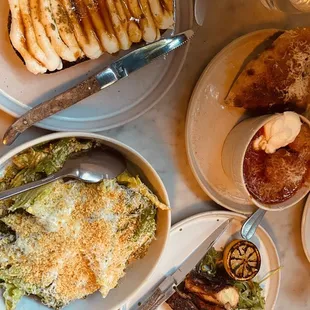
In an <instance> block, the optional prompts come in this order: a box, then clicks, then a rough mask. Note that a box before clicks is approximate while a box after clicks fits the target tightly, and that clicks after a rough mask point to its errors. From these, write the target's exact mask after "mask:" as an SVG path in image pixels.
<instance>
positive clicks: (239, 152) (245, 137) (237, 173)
mask: <svg viewBox="0 0 310 310" xmlns="http://www.w3.org/2000/svg"><path fill="white" fill-rule="evenodd" d="M277 115H278V114H273V115H263V116H259V117H253V118H248V119H246V120H244V121H242V122H241V123H239V124H238V125H237V126H235V127H234V128H233V129H232V131H231V132H230V133H229V134H228V136H227V138H226V140H225V142H224V146H223V150H222V165H223V169H224V171H225V173H226V175H227V176H228V177H229V178H230V179H231V180H232V181H233V182H234V183H235V184H236V186H237V187H238V189H239V190H240V191H241V192H242V193H243V194H244V195H245V197H248V198H249V199H250V200H251V201H252V202H253V204H255V205H256V206H257V207H259V208H261V209H265V210H267V211H282V210H284V209H287V208H290V207H292V206H294V205H295V204H296V203H297V202H299V201H300V200H302V199H303V198H304V197H305V196H306V195H307V194H308V193H309V186H306V185H303V186H302V187H301V188H300V189H299V190H298V191H297V192H296V193H295V194H294V195H293V196H292V197H291V198H289V199H287V200H286V201H284V202H281V203H275V204H264V203H262V202H260V201H258V200H256V199H255V198H253V196H252V195H251V194H250V193H249V191H248V190H247V187H246V184H245V180H244V176H243V162H244V157H245V154H246V150H247V148H248V146H249V144H250V142H251V141H252V139H253V137H254V136H255V134H256V133H257V132H258V131H259V130H260V129H261V128H262V127H263V126H264V125H265V124H266V123H268V122H269V121H271V120H272V119H273V118H275V117H276V116H277ZM299 117H300V118H301V120H302V121H303V122H304V123H306V124H308V125H309V126H310V122H309V120H308V119H306V118H305V117H303V116H302V115H299Z"/></svg>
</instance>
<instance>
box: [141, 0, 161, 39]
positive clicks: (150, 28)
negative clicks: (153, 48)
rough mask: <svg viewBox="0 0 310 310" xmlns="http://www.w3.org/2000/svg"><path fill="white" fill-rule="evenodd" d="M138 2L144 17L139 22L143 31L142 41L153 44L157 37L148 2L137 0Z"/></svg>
mask: <svg viewBox="0 0 310 310" xmlns="http://www.w3.org/2000/svg"><path fill="white" fill-rule="evenodd" d="M139 2H140V5H141V9H142V12H143V15H144V17H142V18H141V21H140V25H141V27H142V30H143V40H144V41H145V42H154V41H155V40H156V37H157V29H156V25H155V22H154V19H153V15H152V12H151V9H150V7H149V3H148V0H139Z"/></svg>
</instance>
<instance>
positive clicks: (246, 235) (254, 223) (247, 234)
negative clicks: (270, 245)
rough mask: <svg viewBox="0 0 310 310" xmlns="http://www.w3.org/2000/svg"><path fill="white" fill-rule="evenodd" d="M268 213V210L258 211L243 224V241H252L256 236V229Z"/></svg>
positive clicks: (241, 232)
mask: <svg viewBox="0 0 310 310" xmlns="http://www.w3.org/2000/svg"><path fill="white" fill-rule="evenodd" d="M266 212H267V211H266V210H263V209H258V210H256V211H255V212H254V213H253V214H252V215H251V216H250V217H249V218H248V219H247V220H246V221H245V222H244V223H243V225H242V228H241V231H240V234H241V237H242V238H243V239H245V240H250V239H251V238H252V237H253V236H254V234H255V232H256V229H257V227H258V226H259V224H260V223H261V221H262V220H263V218H264V216H265V214H266Z"/></svg>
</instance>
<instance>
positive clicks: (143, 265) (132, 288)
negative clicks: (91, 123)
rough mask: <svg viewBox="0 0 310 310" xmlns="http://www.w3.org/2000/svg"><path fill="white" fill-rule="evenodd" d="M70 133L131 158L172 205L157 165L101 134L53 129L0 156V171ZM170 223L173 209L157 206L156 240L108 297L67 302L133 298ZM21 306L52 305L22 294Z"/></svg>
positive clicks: (108, 305) (105, 303) (95, 306)
mask: <svg viewBox="0 0 310 310" xmlns="http://www.w3.org/2000/svg"><path fill="white" fill-rule="evenodd" d="M67 137H76V138H83V139H91V140H97V141H98V142H100V143H101V144H103V145H106V146H108V147H111V148H113V149H115V150H117V151H119V152H120V153H122V154H123V155H124V156H125V158H126V159H127V160H128V162H129V166H128V169H129V171H130V172H131V173H134V174H139V176H140V177H141V179H142V180H143V182H144V183H145V184H146V185H147V186H149V187H150V189H152V191H153V192H154V193H155V194H156V195H157V196H158V197H159V199H160V200H161V201H162V202H163V203H165V204H166V205H168V206H169V198H168V194H167V191H166V189H165V186H164V184H163V183H162V181H161V179H160V177H159V176H158V174H157V173H156V171H155V170H154V168H152V166H151V165H150V164H149V163H148V162H147V161H146V159H144V158H143V157H142V156H141V155H140V154H139V153H137V152H136V151H135V150H133V149H132V148H130V147H129V146H126V145H125V144H123V143H121V142H118V141H116V140H114V139H111V138H108V137H105V136H102V135H98V134H92V133H83V132H64V133H53V134H50V135H46V136H43V137H40V138H38V139H35V140H32V141H30V142H27V143H25V144H22V145H21V146H18V147H16V148H15V149H13V150H11V151H10V152H8V153H7V154H5V155H4V156H2V157H1V158H0V174H2V173H3V171H4V169H5V167H6V166H7V165H9V164H10V163H11V159H12V157H13V156H15V155H16V154H18V153H20V152H22V151H24V150H26V149H28V148H30V147H33V146H35V145H37V144H41V143H46V142H49V141H52V140H56V139H62V138H67ZM170 225H171V212H170V211H163V210H158V213H157V231H156V240H154V241H153V242H152V243H151V245H150V248H149V250H148V252H147V254H146V256H145V257H144V258H142V259H140V260H137V261H136V262H134V263H133V264H131V265H129V267H128V268H127V270H126V275H125V276H124V277H123V278H122V279H121V280H120V281H119V285H118V286H117V287H116V288H114V289H112V290H111V291H110V293H109V294H108V296H107V297H106V298H102V296H101V294H100V293H95V294H93V295H90V296H88V297H87V298H86V299H85V300H78V301H75V302H73V303H71V304H70V305H69V306H68V309H74V310H84V309H92V310H102V309H109V310H114V309H115V310H116V309H119V308H120V307H121V306H122V305H123V304H125V303H126V301H127V300H129V299H130V298H131V296H133V295H135V294H136V293H137V291H138V290H139V289H140V288H141V287H142V285H143V284H144V283H146V281H147V280H148V278H149V276H150V275H151V273H152V271H153V270H154V269H155V267H156V266H157V264H158V262H159V260H160V258H161V256H162V254H163V252H164V249H165V246H166V242H167V239H168V236H169V231H170ZM19 306H20V307H21V308H23V309H24V308H25V309H38V310H47V309H49V308H47V307H45V306H44V305H43V304H41V303H38V302H37V301H35V300H34V299H31V298H27V297H23V299H22V300H21V301H20V305H19ZM2 309H3V310H4V308H2V305H1V304H0V310H2Z"/></svg>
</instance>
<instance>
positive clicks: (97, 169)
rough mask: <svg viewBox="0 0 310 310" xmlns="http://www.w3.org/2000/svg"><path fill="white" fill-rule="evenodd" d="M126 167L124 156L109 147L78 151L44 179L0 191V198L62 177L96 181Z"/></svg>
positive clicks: (89, 181)
mask: <svg viewBox="0 0 310 310" xmlns="http://www.w3.org/2000/svg"><path fill="white" fill-rule="evenodd" d="M126 167H127V165H126V160H125V158H124V157H123V156H122V155H121V154H120V153H118V152H116V151H113V150H110V149H93V150H90V151H87V152H79V153H76V154H74V155H73V156H72V157H71V158H69V159H68V160H67V161H66V162H65V164H64V166H63V168H62V169H60V170H59V171H58V172H56V173H54V174H51V175H49V176H48V177H46V178H44V179H41V180H38V181H35V182H31V183H27V184H25V185H22V186H19V187H15V188H12V189H8V190H5V191H2V192H0V200H4V199H7V198H10V197H12V196H15V195H17V194H21V193H24V192H27V191H29V190H31V189H35V188H37V187H40V186H42V185H46V184H49V183H51V182H54V181H56V180H59V179H63V178H72V179H77V180H81V181H83V182H86V183H98V182H100V181H102V180H104V179H113V178H115V177H117V176H118V175H120V174H121V173H122V172H124V171H125V170H126Z"/></svg>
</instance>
